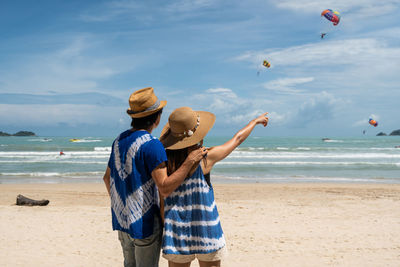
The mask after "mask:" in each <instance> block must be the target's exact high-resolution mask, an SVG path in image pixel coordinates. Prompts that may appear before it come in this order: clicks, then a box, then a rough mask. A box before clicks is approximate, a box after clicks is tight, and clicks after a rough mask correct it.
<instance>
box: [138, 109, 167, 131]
mask: <svg viewBox="0 0 400 267" xmlns="http://www.w3.org/2000/svg"><path fill="white" fill-rule="evenodd" d="M162 110H163V109H160V110H159V111H157V112H156V113H153V114H151V115H149V116H146V117H143V118H132V122H131V126H132V127H133V128H134V129H147V128H149V127H150V126H151V125H152V124H154V123H155V122H156V120H157V118H158V116H159V115H161V113H162Z"/></svg>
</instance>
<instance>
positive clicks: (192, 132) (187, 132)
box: [171, 115, 200, 137]
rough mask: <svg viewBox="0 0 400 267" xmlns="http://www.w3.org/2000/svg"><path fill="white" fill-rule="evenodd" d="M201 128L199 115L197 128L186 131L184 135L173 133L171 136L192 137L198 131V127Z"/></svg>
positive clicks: (198, 116)
mask: <svg viewBox="0 0 400 267" xmlns="http://www.w3.org/2000/svg"><path fill="white" fill-rule="evenodd" d="M199 126H200V115H197V122H196V126H194V128H193V129H191V130H187V131H184V132H183V133H174V132H173V131H171V134H172V135H173V136H175V137H189V136H192V135H193V134H194V132H195V131H196V129H197V127H199Z"/></svg>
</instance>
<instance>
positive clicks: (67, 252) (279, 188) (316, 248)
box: [0, 184, 400, 266]
mask: <svg viewBox="0 0 400 267" xmlns="http://www.w3.org/2000/svg"><path fill="white" fill-rule="evenodd" d="M214 187H215V195H216V200H217V206H218V208H219V212H220V216H221V221H222V227H223V229H224V233H225V236H226V239H227V245H228V249H229V257H228V258H227V259H226V260H225V261H223V266H400V241H399V240H400V185H354V184H349V185H343V184H247V185H215V186H214ZM18 194H23V195H25V196H27V197H30V198H33V199H49V200H50V204H49V205H48V206H45V207H21V206H16V205H15V200H16V196H17V195H18ZM0 229H1V235H0V266H122V261H123V259H122V251H121V247H120V243H119V241H118V238H117V234H116V232H113V231H112V230H111V213H110V208H109V198H108V196H107V193H106V190H105V187H104V185H103V184H31V185H18V184H15V185H5V184H2V185H0ZM167 265H168V264H167V262H166V261H165V260H164V259H162V260H161V261H160V266H167ZM192 266H198V264H197V263H194V264H192Z"/></svg>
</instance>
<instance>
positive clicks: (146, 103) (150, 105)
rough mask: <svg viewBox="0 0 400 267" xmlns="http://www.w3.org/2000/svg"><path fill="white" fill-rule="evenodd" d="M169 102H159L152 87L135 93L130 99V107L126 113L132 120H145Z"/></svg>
mask: <svg viewBox="0 0 400 267" xmlns="http://www.w3.org/2000/svg"><path fill="white" fill-rule="evenodd" d="M166 104H167V101H165V100H161V101H160V100H158V98H157V96H156V95H155V94H154V90H153V88H152V87H146V88H143V89H140V90H137V91H135V92H133V93H132V94H131V95H130V97H129V107H130V108H128V110H127V111H126V113H128V115H129V116H131V117H132V118H143V117H147V116H149V115H151V114H153V113H156V112H157V111H159V110H160V109H162V108H163V107H165V105H166Z"/></svg>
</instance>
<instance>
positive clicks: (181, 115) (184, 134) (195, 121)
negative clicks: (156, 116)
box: [160, 107, 215, 150]
mask: <svg viewBox="0 0 400 267" xmlns="http://www.w3.org/2000/svg"><path fill="white" fill-rule="evenodd" d="M214 122H215V115H214V114H212V113H210V112H207V111H193V110H192V109H191V108H189V107H181V108H177V109H175V110H174V111H173V112H172V113H171V115H170V116H169V118H168V122H167V124H166V125H165V126H164V128H163V130H162V132H161V137H160V141H161V143H163V145H164V147H165V149H171V150H176V149H182V148H185V147H190V146H193V145H195V144H197V143H198V142H200V141H201V140H203V139H204V137H205V136H206V135H207V133H208V131H209V130H210V129H211V128H212V127H213V125H214Z"/></svg>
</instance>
